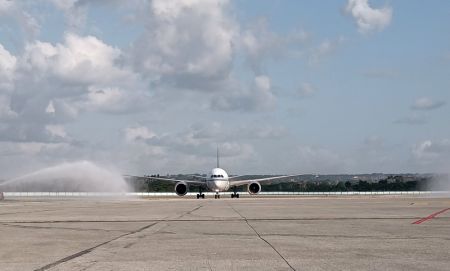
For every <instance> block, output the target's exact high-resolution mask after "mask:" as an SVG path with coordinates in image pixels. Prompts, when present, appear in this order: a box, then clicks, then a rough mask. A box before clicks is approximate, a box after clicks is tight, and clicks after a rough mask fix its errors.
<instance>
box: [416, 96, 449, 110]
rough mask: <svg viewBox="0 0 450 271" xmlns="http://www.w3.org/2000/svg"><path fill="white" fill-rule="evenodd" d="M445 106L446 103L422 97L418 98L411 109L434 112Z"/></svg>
mask: <svg viewBox="0 0 450 271" xmlns="http://www.w3.org/2000/svg"><path fill="white" fill-rule="evenodd" d="M445 104H446V102H445V101H434V100H432V99H431V98H429V97H422V98H418V99H417V100H416V101H415V102H414V104H413V105H412V106H411V108H412V109H414V110H433V109H437V108H439V107H442V106H444V105H445Z"/></svg>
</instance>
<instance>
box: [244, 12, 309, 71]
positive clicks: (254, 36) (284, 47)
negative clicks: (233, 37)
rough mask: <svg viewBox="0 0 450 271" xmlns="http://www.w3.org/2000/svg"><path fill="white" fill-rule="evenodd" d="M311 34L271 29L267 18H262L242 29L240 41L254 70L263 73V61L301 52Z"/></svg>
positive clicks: (300, 31)
mask: <svg viewBox="0 0 450 271" xmlns="http://www.w3.org/2000/svg"><path fill="white" fill-rule="evenodd" d="M308 39H309V34H308V33H306V32H305V31H303V30H296V31H293V32H291V33H288V34H286V35H280V34H278V33H276V32H273V31H270V29H269V26H268V22H267V20H266V18H260V19H258V20H257V21H256V22H255V23H253V24H250V25H249V26H248V27H246V28H245V29H243V30H242V32H241V33H240V36H239V43H240V45H241V47H242V49H243V51H244V56H245V57H246V60H247V62H248V64H249V65H250V67H251V68H252V70H253V71H254V72H255V73H256V74H261V72H262V63H263V62H264V61H265V60H267V59H279V58H280V57H281V56H284V55H296V54H299V53H298V50H299V48H298V47H301V46H302V45H304V43H305V42H306V41H307V40H308Z"/></svg>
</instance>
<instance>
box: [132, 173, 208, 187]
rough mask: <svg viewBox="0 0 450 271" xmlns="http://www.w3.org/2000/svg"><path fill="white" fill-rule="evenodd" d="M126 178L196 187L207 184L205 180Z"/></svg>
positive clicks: (147, 177)
mask: <svg viewBox="0 0 450 271" xmlns="http://www.w3.org/2000/svg"><path fill="white" fill-rule="evenodd" d="M123 176H124V177H125V178H129V179H138V180H139V179H140V180H147V181H163V182H172V183H177V182H185V183H187V184H194V185H203V184H205V181H203V180H180V179H172V178H162V177H150V176H133V175H123Z"/></svg>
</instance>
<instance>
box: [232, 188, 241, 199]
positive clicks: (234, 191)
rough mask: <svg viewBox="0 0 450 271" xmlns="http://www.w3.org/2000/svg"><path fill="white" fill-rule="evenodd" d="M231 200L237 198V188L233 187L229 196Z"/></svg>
mask: <svg viewBox="0 0 450 271" xmlns="http://www.w3.org/2000/svg"><path fill="white" fill-rule="evenodd" d="M231 198H239V194H238V193H237V187H236V186H234V187H233V194H231Z"/></svg>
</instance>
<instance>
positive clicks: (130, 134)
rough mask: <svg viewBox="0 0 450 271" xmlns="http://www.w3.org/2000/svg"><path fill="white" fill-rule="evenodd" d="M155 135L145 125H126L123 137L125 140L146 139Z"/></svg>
mask: <svg viewBox="0 0 450 271" xmlns="http://www.w3.org/2000/svg"><path fill="white" fill-rule="evenodd" d="M153 137H156V134H155V133H154V132H152V131H150V130H149V129H148V128H147V127H145V126H135V127H127V128H126V129H125V139H126V141H127V142H134V141H139V140H147V139H151V138H153Z"/></svg>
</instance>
